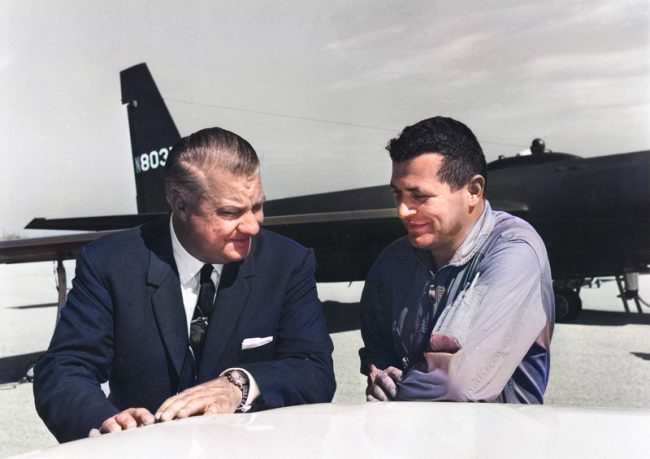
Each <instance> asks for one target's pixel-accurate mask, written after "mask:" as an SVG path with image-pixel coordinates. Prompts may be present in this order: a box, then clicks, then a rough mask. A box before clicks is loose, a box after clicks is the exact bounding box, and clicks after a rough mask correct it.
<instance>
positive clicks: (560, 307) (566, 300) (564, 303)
mask: <svg viewBox="0 0 650 459" xmlns="http://www.w3.org/2000/svg"><path fill="white" fill-rule="evenodd" d="M581 311H582V300H581V299H580V295H578V292H576V291H575V290H571V289H558V290H556V291H555V321H556V322H573V321H574V320H576V318H577V317H578V316H579V315H580V312H581Z"/></svg>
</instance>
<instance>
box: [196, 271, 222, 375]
mask: <svg viewBox="0 0 650 459" xmlns="http://www.w3.org/2000/svg"><path fill="white" fill-rule="evenodd" d="M213 270H214V268H213V267H212V265H203V268H201V280H200V282H201V289H200V290H199V299H198V301H197V302H196V308H194V315H193V316H192V321H191V322H190V346H192V352H193V353H194V361H195V362H196V368H197V369H198V367H199V361H200V360H201V354H202V352H203V343H204V342H205V335H206V333H207V331H208V322H209V320H210V315H212V309H213V307H214V295H215V292H216V290H215V287H214V282H212V271H213Z"/></svg>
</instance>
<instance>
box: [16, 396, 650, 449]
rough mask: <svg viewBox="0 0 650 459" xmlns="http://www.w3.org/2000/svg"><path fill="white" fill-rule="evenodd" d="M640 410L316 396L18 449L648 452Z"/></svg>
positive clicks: (648, 419)
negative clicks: (342, 400)
mask: <svg viewBox="0 0 650 459" xmlns="http://www.w3.org/2000/svg"><path fill="white" fill-rule="evenodd" d="M648 425H650V411H649V410H617V409H597V408H577V407H560V406H550V405H509V404H499V403H430V402H385V403H362V404H337V403H322V404H315V405H301V406H291V407H285V408H278V409H274V410H268V411H262V412H257V413H244V414H220V415H215V416H195V417H191V418H187V419H181V420H176V421H173V422H165V423H159V424H154V425H151V426H147V427H141V428H137V429H132V430H127V431H123V432H117V433H114V434H106V435H102V436H101V437H96V438H85V439H82V440H77V441H73V442H70V443H65V444H62V445H58V446H54V447H52V448H48V449H44V450H42V451H36V452H34V453H31V454H26V455H23V456H21V458H24V459H27V458H39V459H47V458H55V457H56V458H58V457H86V456H92V457H93V458H94V459H102V458H110V459H113V458H115V457H134V456H135V455H136V454H135V452H138V451H147V454H148V455H150V456H154V457H155V456H165V457H186V458H193V459H200V458H213V457H233V456H236V457H264V458H267V459H273V458H283V459H285V458H309V457H319V458H337V459H338V458H350V457H372V458H376V459H380V458H389V459H394V458H402V457H413V458H425V457H441V458H460V459H462V458H475V457H483V458H488V459H489V458H499V459H501V458H521V457H536V458H540V459H544V458H553V459H555V458H567V457H571V458H592V457H624V458H642V457H647V453H648V446H647V440H646V432H647V426H648Z"/></svg>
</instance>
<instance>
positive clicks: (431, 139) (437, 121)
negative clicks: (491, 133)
mask: <svg viewBox="0 0 650 459" xmlns="http://www.w3.org/2000/svg"><path fill="white" fill-rule="evenodd" d="M386 150H388V153H390V158H391V159H392V160H393V162H396V163H400V162H402V161H408V160H409V159H413V158H415V157H416V156H420V155H422V154H424V153H438V154H440V155H442V156H443V163H442V167H441V168H440V170H439V171H438V177H439V178H440V180H441V181H442V182H443V183H447V184H448V185H449V186H450V187H451V189H452V190H458V189H460V188H462V187H463V186H465V185H467V184H468V183H469V181H470V179H471V178H472V177H473V176H474V175H476V174H479V175H482V176H483V178H485V180H486V182H487V163H486V162H485V155H484V154H483V149H482V148H481V146H480V145H479V143H478V140H476V136H475V135H474V133H473V132H472V131H471V130H470V128H468V127H467V126H465V125H464V124H463V123H461V122H460V121H456V120H455V119H452V118H445V117H442V116H436V117H433V118H428V119H426V120H422V121H420V122H419V123H416V124H414V125H413V126H407V127H405V128H404V130H403V131H402V133H401V134H400V135H399V137H396V138H394V139H393V140H391V141H390V142H388V145H387V146H386Z"/></svg>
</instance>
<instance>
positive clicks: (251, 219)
mask: <svg viewBox="0 0 650 459" xmlns="http://www.w3.org/2000/svg"><path fill="white" fill-rule="evenodd" d="M260 223H261V222H260V221H259V220H258V219H257V216H256V215H255V214H254V213H253V212H246V214H245V215H244V217H243V218H242V221H241V223H239V231H241V232H242V233H244V234H247V235H249V236H255V235H256V234H257V233H259V231H260Z"/></svg>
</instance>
